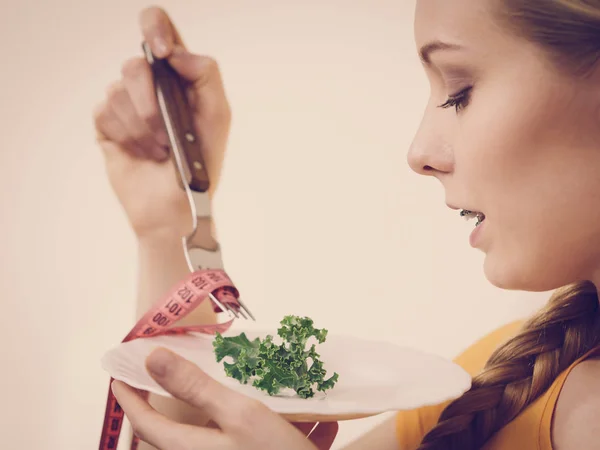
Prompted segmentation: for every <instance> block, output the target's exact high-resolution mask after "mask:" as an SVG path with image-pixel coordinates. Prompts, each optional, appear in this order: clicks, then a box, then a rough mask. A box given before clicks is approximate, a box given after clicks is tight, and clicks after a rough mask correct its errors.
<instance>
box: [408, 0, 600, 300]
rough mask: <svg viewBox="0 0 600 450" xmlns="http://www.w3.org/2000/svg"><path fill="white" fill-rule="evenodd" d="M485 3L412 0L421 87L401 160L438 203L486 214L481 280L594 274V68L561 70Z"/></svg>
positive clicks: (547, 281)
mask: <svg viewBox="0 0 600 450" xmlns="http://www.w3.org/2000/svg"><path fill="white" fill-rule="evenodd" d="M493 3H496V2H495V0H452V1H448V0H417V9H416V20H415V36H416V43H417V48H418V49H419V50H420V51H421V52H425V55H424V57H425V62H424V63H423V64H424V67H425V71H426V73H427V77H428V78H429V81H430V86H431V96H430V99H429V102H428V104H427V108H426V110H425V114H424V117H423V120H422V123H421V125H420V127H419V130H418V132H417V135H416V136H415V138H414V142H413V145H412V146H411V149H410V151H409V155H408V160H409V164H410V166H411V167H412V169H413V170H415V171H416V172H418V173H420V174H423V175H431V176H434V177H436V178H437V179H438V180H439V181H440V182H441V183H442V185H443V187H444V190H445V193H446V202H447V204H448V205H450V206H453V207H456V208H461V209H462V208H464V209H468V210H471V211H478V212H482V213H483V214H485V220H484V221H483V222H482V223H481V225H479V226H478V227H477V229H478V231H477V233H476V237H475V241H474V242H473V243H472V244H473V246H475V247H476V248H478V249H480V250H482V251H483V252H484V253H485V255H486V257H485V264H484V269H485V274H486V276H487V278H488V279H489V280H490V282H491V283H493V284H495V285H496V286H499V287H502V288H505V289H519V290H530V291H546V290H550V289H555V288H557V287H560V286H564V285H566V284H569V283H571V282H574V281H579V280H584V279H585V280H587V279H591V280H593V281H596V282H600V70H597V71H596V73H594V74H593V76H592V77H590V78H589V79H586V80H582V79H578V78H575V77H573V76H571V75H565V74H562V73H560V72H559V71H558V70H556V69H555V68H554V67H553V66H552V65H551V63H550V62H549V59H548V58H547V57H546V56H545V54H544V53H543V52H542V51H541V50H540V48H539V47H536V46H535V45H534V44H532V43H529V42H528V41H525V40H523V39H522V38H519V37H517V36H513V35H511V34H510V33H509V32H508V31H507V30H505V29H504V28H502V27H501V26H500V25H499V22H498V21H497V20H496V18H495V17H494V14H493V12H492V11H491V6H492V4H493ZM449 97H450V98H453V100H452V101H450V102H449V103H450V104H449V105H448V104H447V106H448V107H447V108H441V107H438V106H439V105H441V104H444V103H446V102H447V100H448V98H449ZM458 219H459V213H458V211H457V220H458ZM475 222H476V220H473V221H472V223H473V226H474V228H475Z"/></svg>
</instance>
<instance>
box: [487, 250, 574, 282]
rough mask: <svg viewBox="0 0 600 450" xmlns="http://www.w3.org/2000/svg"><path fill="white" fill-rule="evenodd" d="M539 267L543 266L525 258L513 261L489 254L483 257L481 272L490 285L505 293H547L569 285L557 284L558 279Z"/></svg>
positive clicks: (507, 256) (504, 256)
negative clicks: (505, 291)
mask: <svg viewBox="0 0 600 450" xmlns="http://www.w3.org/2000/svg"><path fill="white" fill-rule="evenodd" d="M540 267H544V266H543V265H542V264H540V263H536V262H534V261H529V260H527V259H525V258H519V259H515V258H514V257H512V258H510V257H509V255H506V254H505V255H497V254H493V252H489V253H487V254H486V255H485V260H484V263H483V272H484V274H485V277H486V278H487V280H488V281H489V282H490V283H491V284H492V285H494V286H496V287H498V288H500V289H504V290H507V291H527V292H547V291H551V290H554V289H558V288H560V287H562V286H565V285H567V284H569V283H570V281H565V282H564V283H557V281H559V280H560V278H558V277H553V276H552V275H551V273H550V271H548V270H540Z"/></svg>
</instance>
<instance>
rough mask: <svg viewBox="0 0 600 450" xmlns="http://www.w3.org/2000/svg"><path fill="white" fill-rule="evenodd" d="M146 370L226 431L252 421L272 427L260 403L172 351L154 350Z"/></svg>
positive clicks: (149, 357)
mask: <svg viewBox="0 0 600 450" xmlns="http://www.w3.org/2000/svg"><path fill="white" fill-rule="evenodd" d="M146 368H147V369H148V372H149V373H150V375H151V376H152V378H154V380H155V381H156V382H157V383H158V384H160V385H161V386H162V387H163V388H164V389H165V390H166V391H167V392H169V393H171V394H172V395H173V396H174V397H175V398H178V399H180V400H182V401H184V402H186V403H188V404H190V405H192V406H195V407H197V408H200V409H202V410H203V411H205V412H206V413H208V415H209V416H210V417H211V418H212V419H213V420H214V421H215V422H216V423H217V424H218V425H219V426H220V427H221V428H222V429H224V430H226V429H227V428H230V429H236V430H237V429H239V428H240V427H246V425H247V423H246V422H249V421H252V422H254V423H257V422H258V423H261V424H262V425H264V426H268V421H269V418H270V415H269V414H270V411H269V410H268V409H267V408H266V407H265V406H263V405H262V404H261V403H260V402H258V401H255V400H251V399H249V398H247V397H245V396H243V395H241V394H238V393H236V392H234V391H232V390H231V389H228V388H226V387H225V386H223V385H222V384H220V383H218V382H217V381H215V380H214V379H212V378H211V377H209V376H208V375H207V374H206V373H204V372H203V371H202V370H200V368H199V367H198V366H196V365H195V364H193V363H191V362H190V361H187V360H186V359H184V358H182V357H181V356H178V355H176V354H174V353H172V352H170V351H169V350H166V349H163V348H159V349H157V350H154V351H153V352H152V353H151V354H150V356H148V358H147V360H146ZM273 416H274V414H273ZM275 417H276V416H275Z"/></svg>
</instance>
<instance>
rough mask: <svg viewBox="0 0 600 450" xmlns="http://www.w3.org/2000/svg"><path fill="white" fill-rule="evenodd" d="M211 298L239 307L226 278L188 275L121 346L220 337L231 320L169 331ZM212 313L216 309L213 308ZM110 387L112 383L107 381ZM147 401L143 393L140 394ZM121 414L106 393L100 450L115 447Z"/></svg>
mask: <svg viewBox="0 0 600 450" xmlns="http://www.w3.org/2000/svg"><path fill="white" fill-rule="evenodd" d="M210 294H212V295H214V296H215V297H217V299H218V300H219V301H220V302H221V303H222V304H224V305H227V306H229V307H236V308H237V307H239V302H238V300H237V299H238V297H239V294H238V291H237V289H236V288H235V287H234V286H233V283H232V282H231V280H230V279H229V277H228V276H227V275H226V274H225V272H223V271H222V270H200V271H197V272H193V273H191V274H190V275H189V276H188V277H187V278H186V279H184V280H183V281H182V282H181V283H179V284H178V285H176V286H175V287H174V288H173V289H171V291H170V292H169V293H168V294H167V295H166V296H165V298H163V299H161V300H160V301H159V302H158V303H157V304H156V305H155V306H154V307H153V308H152V309H151V310H150V311H148V312H147V313H146V314H145V315H144V316H143V317H142V319H140V320H139V321H138V323H137V324H136V325H135V326H134V327H133V329H132V330H131V331H130V332H129V334H127V336H126V337H125V339H123V342H127V341H130V340H132V339H137V338H144V337H150V336H158V335H161V334H163V335H164V334H169V335H172V334H185V333H188V332H200V333H207V334H214V333H215V332H217V331H218V332H220V333H223V332H225V331H227V330H228V329H229V327H230V326H231V324H232V323H233V320H230V321H228V322H225V323H219V324H213V325H198V326H189V327H178V328H169V327H170V326H171V325H172V324H174V323H175V322H177V321H178V320H181V319H182V318H184V317H185V316H186V315H187V314H189V313H190V312H191V311H192V310H193V309H195V308H196V307H197V306H198V305H199V304H200V303H202V302H203V301H204V300H205V299H207V298H208V297H209V295H210ZM214 309H215V311H216V312H219V311H220V308H219V307H218V306H216V305H215V307H214ZM110 381H111V383H112V381H113V379H112V378H111V380H110ZM144 395H145V397H146V398H147V395H148V394H147V393H144ZM123 418H124V413H123V410H122V409H121V407H120V406H119V404H118V403H117V399H116V398H115V396H114V395H113V394H112V391H110V389H109V393H108V399H107V402H106V411H105V413H104V424H103V426H102V436H101V439H100V450H114V449H116V448H117V445H118V443H119V435H120V434H121V427H122V426H123ZM138 444H139V439H138V438H137V437H136V436H134V438H133V441H132V443H131V450H135V449H137V447H138Z"/></svg>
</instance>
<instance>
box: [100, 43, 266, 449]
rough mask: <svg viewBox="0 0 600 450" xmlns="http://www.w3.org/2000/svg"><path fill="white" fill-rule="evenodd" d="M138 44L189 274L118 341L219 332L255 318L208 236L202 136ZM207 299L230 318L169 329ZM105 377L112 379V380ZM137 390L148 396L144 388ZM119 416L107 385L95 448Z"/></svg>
mask: <svg viewBox="0 0 600 450" xmlns="http://www.w3.org/2000/svg"><path fill="white" fill-rule="evenodd" d="M142 48H143V50H144V54H145V56H146V60H147V61H148V63H149V64H150V67H151V69H152V74H153V77H154V88H155V93H156V97H157V100H158V106H159V109H160V112H161V115H162V118H163V121H164V124H165V128H166V131H167V134H168V136H169V141H170V143H171V159H172V161H173V163H174V167H175V169H176V171H177V173H178V178H177V179H178V182H179V185H180V187H181V188H182V189H183V190H184V191H185V193H186V195H187V198H188V201H189V205H190V208H191V215H192V225H193V231H192V233H191V234H190V235H189V236H185V237H183V238H182V243H183V248H182V250H183V252H184V254H185V257H186V260H187V263H188V267H189V269H190V274H189V275H188V276H187V277H185V278H184V279H183V280H182V281H181V282H180V283H178V284H177V285H175V286H174V287H173V288H172V289H171V290H170V291H169V292H168V293H167V294H166V296H164V297H163V298H162V299H161V300H160V301H158V302H157V303H156V304H155V305H154V307H153V308H152V309H151V310H150V311H148V312H147V313H146V314H145V315H144V316H143V317H142V318H141V319H140V320H139V321H138V322H137V324H136V325H135V326H134V327H133V329H132V330H131V331H130V332H129V333H128V334H127V336H126V337H125V339H123V342H127V341H131V340H133V339H140V338H145V337H151V336H158V335H165V334H168V335H177V334H186V333H189V332H200V333H206V334H215V332H217V331H218V332H220V333H223V332H225V331H227V330H228V329H229V327H230V326H231V324H232V323H233V319H234V318H235V317H238V318H239V317H240V316H243V317H244V318H246V319H248V318H249V317H250V318H252V319H254V316H253V315H252V313H251V312H250V310H249V309H248V308H247V307H246V306H245V305H244V304H243V303H242V301H241V300H240V298H239V297H240V296H239V292H238V290H237V288H236V287H235V286H234V284H233V282H232V281H231V279H230V278H229V276H227V274H226V273H225V271H224V270H223V261H222V258H221V251H220V246H219V244H218V242H217V241H216V240H215V239H214V238H212V236H211V221H210V219H211V211H210V199H209V198H208V189H209V185H210V183H209V179H208V173H207V171H206V168H205V166H204V159H203V157H202V147H201V139H200V137H199V136H196V133H195V130H194V123H193V116H192V114H191V111H190V107H189V104H188V102H187V98H186V94H185V91H184V89H183V86H182V80H181V79H180V77H179V76H178V74H177V73H176V72H175V71H174V70H173V68H172V67H171V66H170V65H169V64H168V62H167V61H166V60H164V59H163V60H160V59H156V58H155V57H154V56H153V55H152V52H151V50H150V48H149V47H148V45H147V44H146V43H143V44H142ZM207 299H209V301H211V302H212V303H213V309H214V310H215V312H224V313H227V314H229V316H230V318H231V320H229V321H227V322H224V323H218V324H210V325H209V324H206V325H197V326H186V327H177V328H173V327H172V325H173V324H175V323H176V322H177V321H179V320H181V319H182V318H183V317H185V316H186V315H187V314H189V313H190V312H191V311H192V310H194V309H195V308H196V307H197V306H198V305H199V304H200V303H202V302H203V301H205V300H207ZM248 316H249V317H248ZM110 381H111V383H112V381H113V379H111V380H110ZM142 394H143V396H144V397H145V398H147V397H148V393H147V392H143V393H142ZM123 419H124V413H123V410H122V409H121V407H120V406H119V404H118V402H117V400H116V398H115V397H114V395H113V394H112V391H111V390H110V389H109V392H108V399H107V402H106V410H105V413H104V423H103V426H102V434H101V437H100V447H99V448H100V450H112V449H116V448H117V445H118V443H119V436H120V434H121V428H122V426H123ZM138 445H139V439H138V438H137V437H135V436H134V438H133V441H132V443H131V450H135V449H137V447H138Z"/></svg>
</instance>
